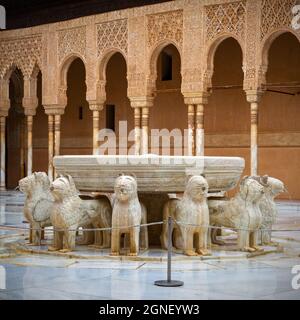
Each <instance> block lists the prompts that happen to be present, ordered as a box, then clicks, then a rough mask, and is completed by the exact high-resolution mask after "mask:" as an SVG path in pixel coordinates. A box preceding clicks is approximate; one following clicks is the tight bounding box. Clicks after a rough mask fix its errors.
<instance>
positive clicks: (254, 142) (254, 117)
mask: <svg viewBox="0 0 300 320" xmlns="http://www.w3.org/2000/svg"><path fill="white" fill-rule="evenodd" d="M261 96H262V92H258V91H247V101H248V102H249V103H250V108H251V109H250V110H251V132H250V140H251V144H250V150H251V151H250V153H251V175H254V176H256V175H258V133H257V131H258V130H257V128H258V110H259V108H258V104H259V102H260V99H261Z"/></svg>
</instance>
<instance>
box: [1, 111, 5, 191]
mask: <svg viewBox="0 0 300 320" xmlns="http://www.w3.org/2000/svg"><path fill="white" fill-rule="evenodd" d="M5 123H6V117H0V141H1V158H0V160H1V161H0V162H1V170H0V190H5V189H6V182H5V148H6V146H5Z"/></svg>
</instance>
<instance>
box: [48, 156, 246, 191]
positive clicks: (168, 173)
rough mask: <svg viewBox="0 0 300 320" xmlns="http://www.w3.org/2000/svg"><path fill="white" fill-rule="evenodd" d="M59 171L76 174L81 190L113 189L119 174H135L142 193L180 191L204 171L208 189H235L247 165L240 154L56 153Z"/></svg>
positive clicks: (77, 184) (73, 175) (75, 178)
mask: <svg viewBox="0 0 300 320" xmlns="http://www.w3.org/2000/svg"><path fill="white" fill-rule="evenodd" d="M53 161H54V167H55V169H56V172H57V173H58V174H69V175H71V176H72V177H73V179H74V181H75V183H76V186H77V188H78V189H79V190H80V191H89V192H91V191H94V192H113V186H114V181H115V178H116V177H117V176H119V175H120V174H126V175H133V176H135V177H136V179H137V183H138V191H139V192H140V193H164V192H167V193H181V192H183V191H184V189H185V184H186V181H187V179H188V177H189V176H191V175H196V174H204V175H205V177H206V179H207V181H208V184H209V192H222V191H228V190H231V189H233V188H234V187H235V186H236V185H237V183H238V181H239V179H240V177H241V175H242V173H243V171H244V167H245V161H244V159H242V158H237V157H188V156H157V155H145V156H125V155H124V156H122V155H119V156H105V155H99V156H96V155H88V156H56V157H55V158H54V160H53Z"/></svg>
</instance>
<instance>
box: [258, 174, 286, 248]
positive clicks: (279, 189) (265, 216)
mask: <svg viewBox="0 0 300 320" xmlns="http://www.w3.org/2000/svg"><path fill="white" fill-rule="evenodd" d="M253 178H254V179H256V180H257V181H259V182H260V184H262V185H263V186H264V190H265V193H264V195H263V197H262V198H261V200H260V201H259V208H260V210H261V213H262V225H261V229H262V231H261V232H260V233H259V237H260V238H261V242H262V244H263V245H270V244H272V231H271V230H272V227H273V224H274V223H275V222H276V218H277V215H278V211H277V207H276V203H275V201H274V199H275V198H276V197H277V196H278V195H279V194H280V193H283V192H285V190H286V189H285V186H284V183H283V182H282V181H280V180H278V179H275V178H272V177H269V176H263V177H261V176H257V177H253Z"/></svg>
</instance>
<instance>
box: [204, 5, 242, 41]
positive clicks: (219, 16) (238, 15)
mask: <svg viewBox="0 0 300 320" xmlns="http://www.w3.org/2000/svg"><path fill="white" fill-rule="evenodd" d="M245 20H246V1H238V2H232V3H224V4H216V5H210V6H206V7H205V26H206V41H210V40H212V39H214V38H215V37H217V36H218V35H219V34H222V33H231V34H234V35H236V36H237V37H239V38H240V39H243V38H244V34H245Z"/></svg>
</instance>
